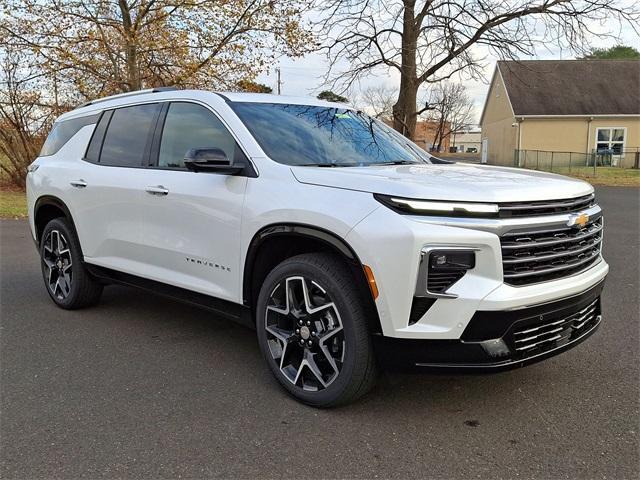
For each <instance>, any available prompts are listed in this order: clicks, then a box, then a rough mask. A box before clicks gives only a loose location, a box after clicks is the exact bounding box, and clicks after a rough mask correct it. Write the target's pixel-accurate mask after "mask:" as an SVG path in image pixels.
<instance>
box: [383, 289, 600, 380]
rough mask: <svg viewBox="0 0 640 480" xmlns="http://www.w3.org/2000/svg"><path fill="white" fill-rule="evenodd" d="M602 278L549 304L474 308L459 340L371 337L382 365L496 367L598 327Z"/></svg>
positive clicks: (549, 351) (550, 351) (575, 340)
mask: <svg viewBox="0 0 640 480" xmlns="http://www.w3.org/2000/svg"><path fill="white" fill-rule="evenodd" d="M603 286H604V281H601V282H600V283H598V284H597V285H595V286H593V287H591V288H589V289H588V290H586V291H584V292H582V293H580V294H578V295H574V296H571V297H568V298H564V299H561V300H557V301H554V302H551V303H543V304H539V305H534V306H530V307H525V308H520V309H514V310H507V311H490V310H484V311H483V310H480V311H478V312H476V313H475V315H474V316H473V318H472V319H471V321H470V322H469V323H468V324H467V326H466V328H465V330H464V332H463V334H462V336H461V338H460V339H459V340H417V339H398V338H389V337H382V336H381V337H376V338H375V348H376V351H377V356H378V358H379V359H380V360H381V362H382V363H383V364H385V365H389V366H394V367H421V368H427V369H443V368H445V369H449V370H463V371H468V370H476V371H502V370H508V369H512V368H518V367H522V366H525V365H528V364H531V363H535V362H538V361H541V360H544V359H545V358H548V357H551V356H554V355H557V354H559V353H562V352H564V351H566V350H569V349H571V348H573V347H575V346H576V345H578V344H579V343H581V342H582V341H584V340H586V339H587V338H588V337H589V336H591V335H592V334H593V333H594V332H595V331H596V330H597V329H598V327H599V326H600V322H601V320H602V312H601V307H600V296H601V293H602V289H603Z"/></svg>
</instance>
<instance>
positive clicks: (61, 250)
mask: <svg viewBox="0 0 640 480" xmlns="http://www.w3.org/2000/svg"><path fill="white" fill-rule="evenodd" d="M42 262H43V263H44V266H45V279H46V281H47V286H48V287H49V290H50V291H51V293H52V294H53V296H54V297H56V298H58V299H59V300H64V299H65V298H67V297H68V296H69V293H71V282H72V281H73V277H72V263H73V262H72V260H71V250H70V249H69V242H68V241H67V239H66V238H65V236H64V235H63V234H62V232H60V231H59V230H51V231H50V232H49V233H48V234H47V236H46V238H45V239H44V245H43V252H42Z"/></svg>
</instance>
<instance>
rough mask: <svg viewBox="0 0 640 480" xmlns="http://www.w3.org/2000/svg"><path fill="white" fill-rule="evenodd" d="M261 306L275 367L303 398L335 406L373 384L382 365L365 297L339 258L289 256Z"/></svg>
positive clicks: (264, 340) (262, 339) (261, 330)
mask: <svg viewBox="0 0 640 480" xmlns="http://www.w3.org/2000/svg"><path fill="white" fill-rule="evenodd" d="M256 312H257V327H258V328H257V331H258V340H259V343H260V348H261V350H262V352H263V355H264V357H265V359H266V361H267V363H268V364H269V368H270V369H271V371H272V372H273V374H274V375H275V377H276V378H277V380H278V381H279V382H280V384H281V385H282V386H283V387H284V388H285V389H286V390H287V391H288V392H289V393H291V394H292V395H293V396H295V397H296V398H297V399H299V400H301V401H302V402H304V403H307V404H309V405H313V406H317V407H331V406H335V405H339V404H344V403H348V402H350V401H353V400H355V399H357V398H358V397H360V396H361V395H364V394H365V393H366V392H367V391H368V390H369V389H370V388H371V386H372V385H373V383H374V381H375V377H376V366H375V361H374V357H373V350H372V347H371V339H370V337H369V333H368V330H367V325H366V318H365V315H364V308H363V304H362V298H361V296H360V294H359V290H358V288H357V287H356V285H355V284H354V278H353V275H352V274H351V272H350V271H349V269H348V268H347V266H346V265H344V263H343V262H341V261H340V259H339V258H337V257H335V256H333V255H328V254H305V255H299V256H296V257H293V258H290V259H288V260H285V261H284V262H282V263H281V264H280V265H278V266H277V267H276V268H275V269H274V270H273V271H272V272H271V273H270V274H269V275H268V276H267V278H266V279H265V282H264V284H263V286H262V289H261V291H260V296H259V298H258V303H257V310H256Z"/></svg>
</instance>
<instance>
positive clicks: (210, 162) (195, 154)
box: [184, 148, 244, 175]
mask: <svg viewBox="0 0 640 480" xmlns="http://www.w3.org/2000/svg"><path fill="white" fill-rule="evenodd" d="M184 166H185V167H186V168H187V169H188V170H191V171H192V172H208V173H219V174H222V175H236V174H238V173H240V172H241V171H242V170H244V165H237V164H234V163H232V162H231V160H229V159H228V158H227V155H226V153H224V151H222V150H220V149H219V148H192V149H191V150H188V151H187V153H186V154H185V155H184Z"/></svg>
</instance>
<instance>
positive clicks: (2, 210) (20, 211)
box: [0, 190, 27, 218]
mask: <svg viewBox="0 0 640 480" xmlns="http://www.w3.org/2000/svg"><path fill="white" fill-rule="evenodd" d="M26 216H27V197H26V195H25V193H24V192H21V191H14V190H0V218H22V217H26Z"/></svg>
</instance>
